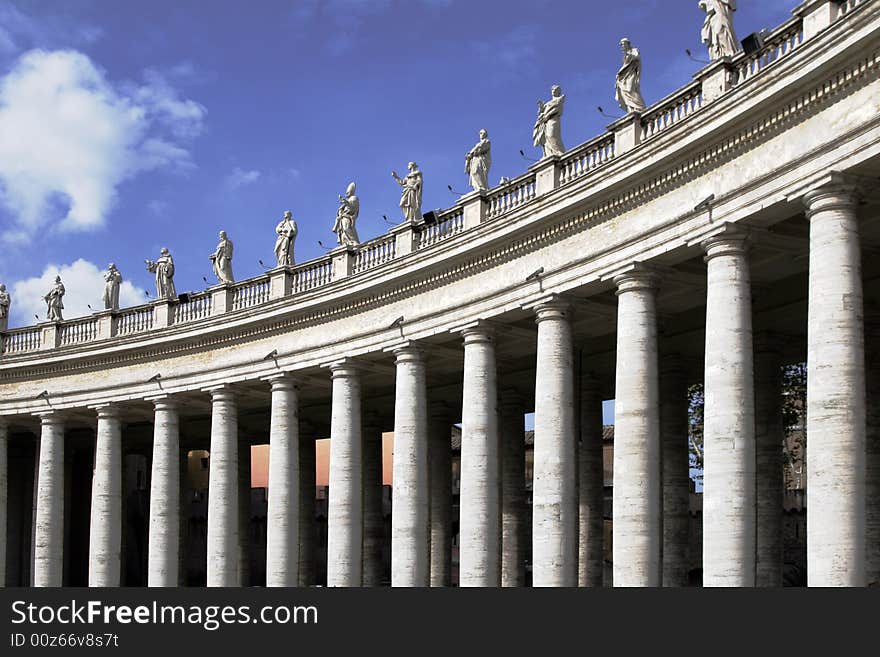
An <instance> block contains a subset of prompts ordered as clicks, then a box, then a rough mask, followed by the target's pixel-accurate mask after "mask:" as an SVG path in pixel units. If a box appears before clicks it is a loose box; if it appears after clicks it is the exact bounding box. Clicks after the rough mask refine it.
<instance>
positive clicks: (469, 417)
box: [459, 327, 501, 586]
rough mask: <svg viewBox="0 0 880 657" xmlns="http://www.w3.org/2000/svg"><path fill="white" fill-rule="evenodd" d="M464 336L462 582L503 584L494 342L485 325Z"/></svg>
mask: <svg viewBox="0 0 880 657" xmlns="http://www.w3.org/2000/svg"><path fill="white" fill-rule="evenodd" d="M462 335H463V337H464V386H463V391H462V413H461V415H462V422H461V484H460V485H461V489H460V496H459V500H460V504H459V506H460V510H461V519H460V522H459V536H460V542H459V545H460V550H459V554H460V560H459V561H460V564H459V585H460V586H498V585H499V584H500V583H501V500H500V497H501V477H500V468H501V462H500V461H501V459H500V454H499V444H498V392H497V373H496V369H495V342H494V337H493V336H492V334H491V332H490V331H489V330H488V329H486V328H484V327H475V328H469V329H466V330H464V331H463V332H462Z"/></svg>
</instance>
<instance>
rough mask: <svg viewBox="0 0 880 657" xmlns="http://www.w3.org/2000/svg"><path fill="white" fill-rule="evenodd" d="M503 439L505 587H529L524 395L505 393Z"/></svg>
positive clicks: (502, 558) (503, 551) (503, 400)
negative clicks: (527, 572)
mask: <svg viewBox="0 0 880 657" xmlns="http://www.w3.org/2000/svg"><path fill="white" fill-rule="evenodd" d="M500 399H501V401H500V403H499V414H500V416H499V420H500V429H501V430H500V440H501V586H525V584H526V529H527V528H526V522H527V518H526V443H525V416H524V409H523V401H522V398H521V395H520V394H519V393H518V392H517V391H516V390H511V389H507V390H503V391H502V392H501V398H500Z"/></svg>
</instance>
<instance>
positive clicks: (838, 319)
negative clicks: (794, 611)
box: [805, 186, 866, 586]
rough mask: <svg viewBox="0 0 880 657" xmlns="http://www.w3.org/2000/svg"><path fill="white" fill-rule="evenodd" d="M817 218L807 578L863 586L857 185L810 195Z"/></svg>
mask: <svg viewBox="0 0 880 657" xmlns="http://www.w3.org/2000/svg"><path fill="white" fill-rule="evenodd" d="M805 202H806V205H807V208H808V211H807V216H808V218H809V220H810V275H809V288H810V289H809V310H808V320H807V324H808V326H807V430H808V436H807V485H808V487H809V502H808V504H807V583H808V585H809V586H864V585H865V583H866V573H865V553H866V545H865V510H866V505H865V426H866V417H865V352H864V326H863V321H862V312H863V307H862V271H861V247H860V243H859V226H858V219H857V217H856V213H855V206H856V197H855V194H854V189H852V188H846V187H844V186H828V187H824V188H821V189H818V190H816V191H813V192H810V193H809V194H807V196H806V198H805Z"/></svg>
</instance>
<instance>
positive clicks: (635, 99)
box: [614, 38, 645, 114]
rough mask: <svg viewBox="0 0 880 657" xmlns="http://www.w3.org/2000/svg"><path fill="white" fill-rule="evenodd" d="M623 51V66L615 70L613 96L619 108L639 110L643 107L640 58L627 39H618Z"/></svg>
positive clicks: (627, 110) (637, 51)
mask: <svg viewBox="0 0 880 657" xmlns="http://www.w3.org/2000/svg"><path fill="white" fill-rule="evenodd" d="M620 49H621V50H622V51H623V66H621V67H620V70H619V71H617V82H616V83H615V92H614V98H615V100H617V102H618V104H619V105H620V107H621V109H622V110H623V111H624V112H626V113H627V114H629V113H630V112H641V111H642V110H643V109H645V99H644V98H642V58H641V55H639V50H638V48H634V47H633V45H632V44H631V43H630V41H629V39H627V38H623V39H621V40H620Z"/></svg>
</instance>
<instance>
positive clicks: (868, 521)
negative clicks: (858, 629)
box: [865, 308, 880, 586]
mask: <svg viewBox="0 0 880 657" xmlns="http://www.w3.org/2000/svg"><path fill="white" fill-rule="evenodd" d="M865 337H866V340H865V350H866V353H865V394H866V400H867V409H866V418H867V422H866V433H865V440H866V448H865V451H866V458H865V479H866V486H865V490H866V513H865V540H866V542H867V555H866V562H865V571H866V580H867V583H868V585H869V586H880V309H877V308H871V309H869V310H868V312H866V313H865Z"/></svg>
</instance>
